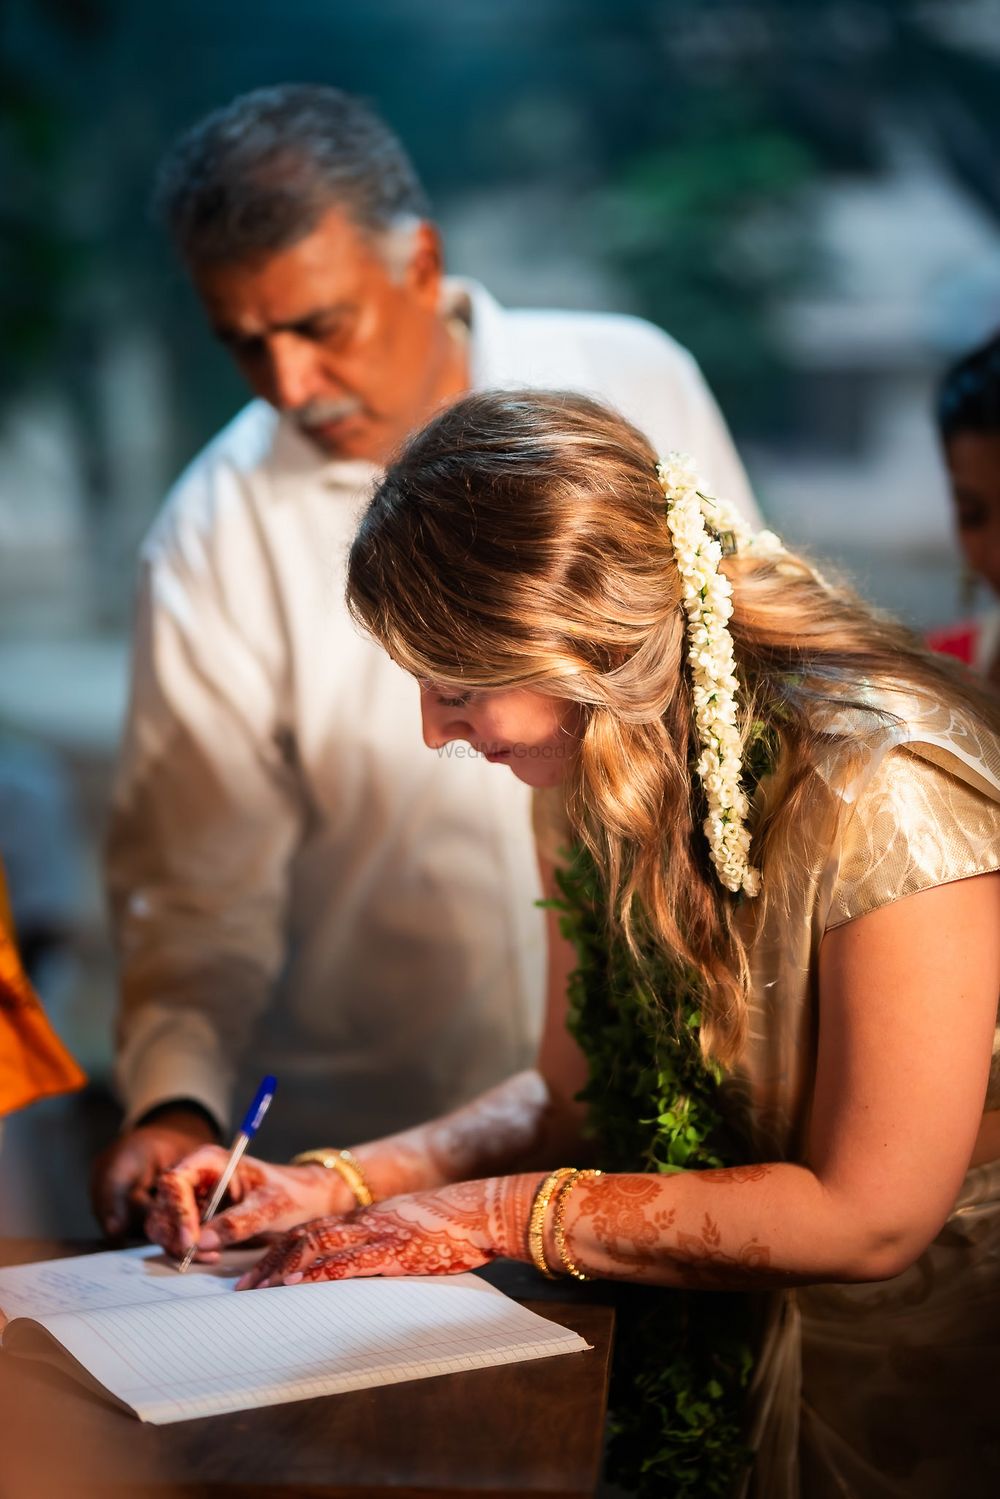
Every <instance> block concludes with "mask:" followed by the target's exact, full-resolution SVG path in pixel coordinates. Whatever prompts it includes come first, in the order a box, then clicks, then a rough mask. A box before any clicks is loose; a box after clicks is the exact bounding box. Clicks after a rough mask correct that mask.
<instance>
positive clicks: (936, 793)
mask: <svg viewBox="0 0 1000 1499" xmlns="http://www.w3.org/2000/svg"><path fill="white" fill-rule="evenodd" d="M839 854H840V857H839V868H838V872H837V877H836V880H835V882H834V887H833V896H832V901H831V905H830V911H829V916H828V919H827V922H826V927H827V930H829V928H830V927H835V926H840V925H841V924H842V923H843V922H845V921H852V920H853V919H854V918H855V917H858V916H864V915H866V914H867V913H868V912H869V911H875V910H877V909H878V908H879V907H880V906H886V905H889V904H890V903H891V902H892V901H895V900H901V899H902V897H903V896H905V895H915V894H916V893H917V891H919V890H929V889H931V888H932V887H933V886H935V885H946V884H948V883H949V882H950V881H952V880H961V879H965V878H966V877H967V876H968V875H973V874H985V873H987V872H988V871H990V870H996V869H1000V803H998V802H997V801H996V800H994V799H993V798H992V797H990V796H987V795H986V794H985V793H984V792H982V791H980V790H977V789H975V788H974V787H972V786H970V785H969V784H968V783H967V782H966V781H965V780H963V779H962V778H961V777H960V776H958V775H954V774H952V773H951V772H950V771H948V770H946V769H944V768H943V767H942V766H941V765H940V764H934V763H932V762H931V761H929V760H928V759H926V758H925V757H924V756H922V755H921V754H919V753H917V752H916V751H914V750H912V749H907V748H905V747H898V748H896V749H893V750H890V751H889V752H888V753H887V754H886V755H885V756H884V758H883V759H882V762H881V764H880V765H879V767H878V769H877V770H876V771H875V773H874V774H873V776H872V777H871V780H870V781H869V782H868V784H867V785H866V786H865V788H864V790H863V791H862V793H861V795H860V796H859V798H858V801H857V805H856V807H855V809H854V812H853V815H849V816H848V818H847V819H846V821H845V823H844V827H843V832H842V834H841V842H840V850H839Z"/></svg>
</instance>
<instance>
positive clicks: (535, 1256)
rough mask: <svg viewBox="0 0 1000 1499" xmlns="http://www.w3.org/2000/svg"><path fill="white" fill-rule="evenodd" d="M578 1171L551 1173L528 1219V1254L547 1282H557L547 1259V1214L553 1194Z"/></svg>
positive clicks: (567, 1169)
mask: <svg viewBox="0 0 1000 1499" xmlns="http://www.w3.org/2000/svg"><path fill="white" fill-rule="evenodd" d="M575 1175H576V1171H575V1169H574V1168H573V1167H572V1166H560V1167H559V1170H558V1171H550V1172H549V1174H548V1176H547V1177H546V1178H545V1180H544V1181H543V1182H542V1185H541V1186H540V1187H539V1189H538V1191H537V1192H536V1193H535V1200H534V1202H533V1203H532V1205H531V1216H530V1217H529V1219H528V1252H529V1254H530V1255H531V1258H532V1260H533V1261H534V1265H535V1269H536V1270H540V1271H541V1273H542V1274H543V1275H544V1276H545V1279H546V1280H555V1278H556V1277H555V1275H554V1274H553V1272H552V1271H551V1270H550V1269H549V1266H548V1261H547V1260H546V1258H545V1214H546V1212H547V1211H548V1206H549V1203H550V1202H551V1201H552V1194H553V1192H554V1191H555V1190H556V1188H557V1187H559V1186H561V1185H562V1183H563V1182H564V1181H565V1180H566V1178H567V1177H569V1176H575Z"/></svg>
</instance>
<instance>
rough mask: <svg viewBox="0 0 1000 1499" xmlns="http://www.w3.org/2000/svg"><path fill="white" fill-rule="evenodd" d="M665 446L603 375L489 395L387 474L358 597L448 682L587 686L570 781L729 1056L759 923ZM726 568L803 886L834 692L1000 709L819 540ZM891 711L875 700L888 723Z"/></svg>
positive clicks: (432, 428)
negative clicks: (730, 803)
mask: <svg viewBox="0 0 1000 1499" xmlns="http://www.w3.org/2000/svg"><path fill="white" fill-rule="evenodd" d="M656 458H657V455H656V454H655V453H654V452H653V449H652V448H651V447H650V445H649V443H648V442H647V440H646V438H645V437H644V436H643V435H642V434H641V433H640V432H639V431H637V430H636V428H635V427H633V426H632V425H631V424H630V423H629V422H627V421H626V420H625V419H624V418H623V417H621V416H620V415H618V414H617V413H616V412H614V411H612V410H610V409H609V408H607V407H606V406H603V405H601V404H600V403H598V402H596V401H593V400H589V399H587V398H585V397H583V396H579V395H573V394H563V393H544V394H543V393H539V392H527V391H513V392H507V391H505V392H489V393H485V394H475V395H470V396H467V397H465V398H463V399H462V400H460V401H459V402H458V403H457V404H456V405H454V406H452V407H451V408H450V409H449V410H447V411H446V412H445V413H444V414H442V415H441V416H439V417H437V418H436V419H435V420H434V421H432V422H431V423H430V425H429V426H427V427H426V428H425V429H424V430H423V431H422V432H420V433H418V434H417V435H416V436H415V437H413V438H412V439H411V440H410V442H409V443H408V445H407V446H406V447H405V448H404V449H403V451H402V452H401V454H400V455H399V456H398V457H397V459H396V460H395V462H393V463H392V464H391V466H390V467H389V469H388V471H387V473H386V475H385V477H384V479H383V480H382V482H381V483H380V484H379V486H378V488H377V490H376V492H375V494H374V497H373V499H372V501H371V504H370V505H369V508H368V510H367V512H366V514H365V515H364V517H363V519H362V521H361V525H360V528H359V530H358V533H357V536H356V538H355V541H354V544H353V546H352V549H351V554H350V563H349V570H348V590H347V593H348V605H349V608H350V609H351V611H352V613H353V615H354V617H355V618H356V619H357V620H358V621H359V622H360V623H361V624H362V625H363V626H364V627H365V628H366V629H367V630H368V631H369V632H370V633H371V634H372V635H373V636H374V638H375V639H376V640H377V641H378V642H379V644H381V645H382V646H383V647H384V648H385V650H386V651H387V652H388V653H389V654H390V655H391V656H392V657H393V658H394V659H395V660H396V661H397V662H398V663H399V664H400V665H401V666H402V667H404V668H405V669H406V670H407V671H409V672H412V673H413V674H414V675H415V676H417V677H418V678H428V679H430V680H432V681H433V682H435V684H439V685H440V686H441V687H442V689H444V690H448V689H456V690H465V691H467V690H470V689H487V690H489V689H495V688H509V687H530V688H533V689H535V690H537V691H539V692H543V693H546V694H550V695H552V696H555V697H558V698H563V699H570V700H572V701H573V702H575V703H577V704H579V705H580V706H581V709H582V713H581V721H582V729H581V735H580V740H579V750H578V753H577V755H576V756H575V758H574V759H573V761H572V762H570V768H569V770H568V775H567V781H566V783H565V786H564V788H563V789H564V792H565V797H566V806H567V811H568V814H569V819H570V823H571V826H572V828H573V830H574V833H575V835H576V837H577V838H579V840H580V841H581V842H582V843H583V844H584V845H585V846H586V848H587V849H588V850H589V851H590V853H591V855H592V856H593V858H594V860H595V862H596V865H597V868H598V871H599V874H600V877H601V880H602V883H603V887H604V890H605V893H606V897H607V910H608V919H609V922H610V925H611V928H612V929H613V930H614V931H616V932H618V933H620V934H621V935H622V936H623V937H624V939H625V941H626V942H627V943H628V945H629V947H630V949H631V950H632V952H633V954H634V956H635V957H636V960H637V962H640V963H641V961H642V956H641V955H642V953H643V952H644V951H648V950H649V945H650V943H652V944H653V945H654V946H655V947H657V948H659V949H660V950H661V951H662V952H663V953H664V954H665V955H666V956H667V957H668V958H669V959H670V960H672V961H674V962H676V963H679V964H681V965H683V967H684V969H685V970H687V971H690V972H693V974H694V976H695V978H696V980H697V983H698V988H699V990H700V993H701V1016H702V1025H701V1044H702V1049H703V1052H704V1054H705V1056H706V1058H710V1059H713V1060H715V1061H717V1062H719V1063H720V1064H722V1065H724V1066H731V1065H732V1064H733V1063H734V1062H735V1061H736V1060H738V1058H739V1056H740V1054H741V1052H742V1050H743V1046H744V1044H745V1040H746V1031H747V1009H748V985H749V964H748V945H749V943H750V942H752V932H748V929H747V921H746V919H745V918H740V917H739V915H738V913H739V905H740V903H739V901H738V899H737V898H736V897H734V896H733V895H731V894H730V893H729V892H728V891H726V890H725V889H723V887H722V886H721V885H720V884H719V881H718V879H717V877H716V875H715V872H714V870H713V869H712V866H711V864H710V863H709V860H708V854H707V847H706V842H705V838H704V834H703V832H702V821H703V819H704V815H705V810H704V795H703V792H702V790H701V787H700V783H699V781H698V778H697V776H696V775H694V774H693V772H692V768H691V767H692V765H693V763H694V761H695V759H696V758H697V755H698V751H699V744H698V738H697V732H696V728H695V721H694V714H693V709H692V702H691V690H690V679H689V675H688V672H687V671H686V670H685V650H686V635H685V614H684V610H683V607H682V602H681V586H680V579H679V575H678V572H677V568H676V565H675V562H674V556H673V549H672V544H671V536H670V531H669V529H668V527H667V525H666V523H665V519H664V496H663V491H662V490H661V488H660V484H659V481H658V478H657V474H656V467H655V465H656ZM722 566H723V570H724V571H725V572H726V574H727V576H728V577H729V578H730V580H731V581H732V583H733V590H734V597H733V616H732V619H731V621H730V631H731V633H732V636H733V642H734V649H735V656H736V663H737V671H738V675H739V679H740V685H741V695H740V708H741V724H740V732H741V736H742V739H743V742H744V746H746V744H747V743H748V741H749V740H750V739H751V738H752V737H754V736H757V735H759V734H760V733H761V726H762V725H763V726H764V728H765V730H766V732H768V733H769V734H770V735H771V736H772V738H773V742H774V744H775V746H776V748H777V749H779V750H780V759H781V775H780V790H781V794H780V796H779V797H778V798H777V803H776V805H774V806H771V807H770V808H769V810H768V812H767V813H766V815H765V816H763V817H762V819H761V822H760V825H759V826H757V827H755V828H754V829H753V834H754V842H753V857H754V862H755V863H757V865H758V867H760V868H761V870H762V874H763V892H762V899H761V900H760V901H759V902H754V903H753V904H754V905H757V906H759V907H761V909H762V907H763V905H764V904H765V903H766V902H768V901H770V900H774V899H777V898H780V894H781V891H782V890H783V889H784V888H785V881H786V876H787V873H788V870H789V868H790V865H791V862H792V860H793V859H794V858H795V857H797V853H796V841H795V823H796V821H797V818H798V817H799V816H800V815H801V813H802V810H803V807H804V803H805V801H806V799H807V798H808V797H809V795H810V791H811V790H812V791H815V790H816V789H817V788H816V783H815V777H814V776H811V767H812V764H813V760H814V759H815V757H816V754H817V753H818V752H819V751H820V750H821V749H822V748H823V747H824V746H825V747H828V746H829V743H830V740H831V737H834V738H835V737H836V734H835V731H831V729H830V720H831V715H829V714H827V715H825V720H826V721H825V724H824V714H823V713H822V712H821V711H817V710H818V709H821V708H822V706H823V705H824V704H831V705H836V706H837V707H838V708H842V707H845V706H848V705H855V706H860V707H863V708H865V710H866V711H867V712H869V713H871V712H872V710H871V708H870V706H868V704H867V703H866V702H865V694H864V692H863V690H862V689H863V685H864V683H866V682H867V683H868V684H870V683H871V682H872V681H876V682H877V681H879V680H891V681H892V682H894V683H900V682H902V683H905V684H906V685H908V686H912V687H913V688H915V689H918V690H922V691H928V692H930V693H932V694H933V695H934V696H935V698H937V699H941V698H945V699H947V700H951V701H954V702H955V703H956V705H961V706H964V707H965V708H967V709H968V710H970V711H971V712H973V713H974V714H975V715H976V716H977V717H978V718H980V719H983V720H986V721H987V722H988V723H989V724H990V725H991V726H992V727H995V728H998V729H1000V714H998V711H997V709H996V708H995V707H994V706H993V704H992V702H991V700H990V699H989V698H988V697H986V696H985V694H983V693H981V692H980V691H979V690H978V689H977V688H976V687H975V686H973V685H972V684H971V683H966V682H963V681H962V680H961V679H960V678H959V677H958V675H957V674H956V673H955V672H954V671H953V670H952V668H951V667H950V666H949V665H948V664H947V663H946V662H944V661H942V660H940V659H938V658H936V657H933V656H931V655H930V654H929V653H928V652H927V651H925V650H924V649H923V648H922V647H921V646H920V644H919V642H918V641H917V640H916V639H915V638H914V637H913V636H912V635H911V634H910V633H909V632H908V631H906V630H904V629H903V628H902V627H901V626H899V625H897V624H894V623H892V622H890V621H887V620H884V619H882V618H880V617H878V616H876V615H875V614H874V613H873V612H872V611H871V610H870V609H868V608H867V607H866V606H865V605H863V604H862V603H860V602H859V601H858V600H857V599H856V598H855V597H854V596H853V594H851V593H850V592H849V591H848V590H847V589H845V588H841V587H835V586H831V585H830V584H829V583H827V582H826V581H825V580H823V579H821V578H820V577H819V576H818V575H817V574H816V573H815V572H814V571H813V569H812V568H811V567H810V566H809V565H808V563H806V562H805V561H803V560H802V559H801V558H798V557H795V556H794V555H792V554H785V555H784V556H782V557H781V558H780V560H768V561H758V560H756V559H754V558H753V557H752V556H745V557H741V556H739V555H734V556H731V557H728V558H726V559H725V560H724V562H723V564H722ZM886 716H888V715H881V716H880V715H878V714H873V732H874V731H875V730H876V728H877V726H878V724H884V721H885V717H886ZM855 735H856V729H855V731H854V734H852V741H853V739H854V737H855ZM769 800H773V799H769ZM757 914H758V918H759V914H760V913H759V912H758V913H757ZM749 925H750V926H751V927H752V926H753V921H752V920H751V921H750V923H749Z"/></svg>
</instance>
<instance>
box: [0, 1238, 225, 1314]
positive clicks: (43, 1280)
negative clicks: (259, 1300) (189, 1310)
mask: <svg viewBox="0 0 1000 1499" xmlns="http://www.w3.org/2000/svg"><path fill="white" fill-rule="evenodd" d="M253 1258H254V1256H252V1255H247V1254H246V1253H245V1252H242V1253H240V1254H239V1257H238V1258H237V1257H236V1256H232V1257H230V1258H229V1259H228V1260H227V1261H226V1263H224V1264H222V1265H219V1266H204V1267H198V1266H196V1267H194V1268H193V1269H192V1270H191V1272H190V1273H189V1274H188V1275H178V1274H177V1268H176V1265H175V1264H174V1261H173V1260H171V1259H169V1258H168V1257H167V1256H166V1255H164V1254H163V1251H162V1250H160V1249H157V1248H156V1247H155V1246H154V1245H148V1244H147V1245H142V1246H140V1247H139V1248H138V1249H124V1250H112V1251H109V1252H108V1253H107V1254H89V1255H82V1256H80V1257H78V1258H75V1259H66V1260H47V1261H45V1262H43V1263H42V1264H37V1265H14V1266H11V1267H10V1268H8V1269H4V1270H0V1312H2V1313H3V1315H4V1317H6V1318H7V1319H10V1318H11V1317H44V1316H47V1315H51V1314H52V1313H54V1312H80V1311H99V1310H101V1309H102V1308H104V1307H119V1306H149V1305H152V1304H154V1303H155V1302H158V1301H168V1300H171V1301H172V1300H175V1299H181V1298H183V1299H185V1300H188V1299H190V1298H191V1297H199V1296H217V1295H220V1294H222V1293H223V1292H226V1291H229V1290H231V1288H232V1287H233V1285H234V1284H235V1282H236V1278H237V1277H238V1276H239V1275H240V1274H241V1273H242V1269H244V1268H246V1265H247V1264H248V1263H250V1262H251V1261H252V1259H253Z"/></svg>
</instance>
